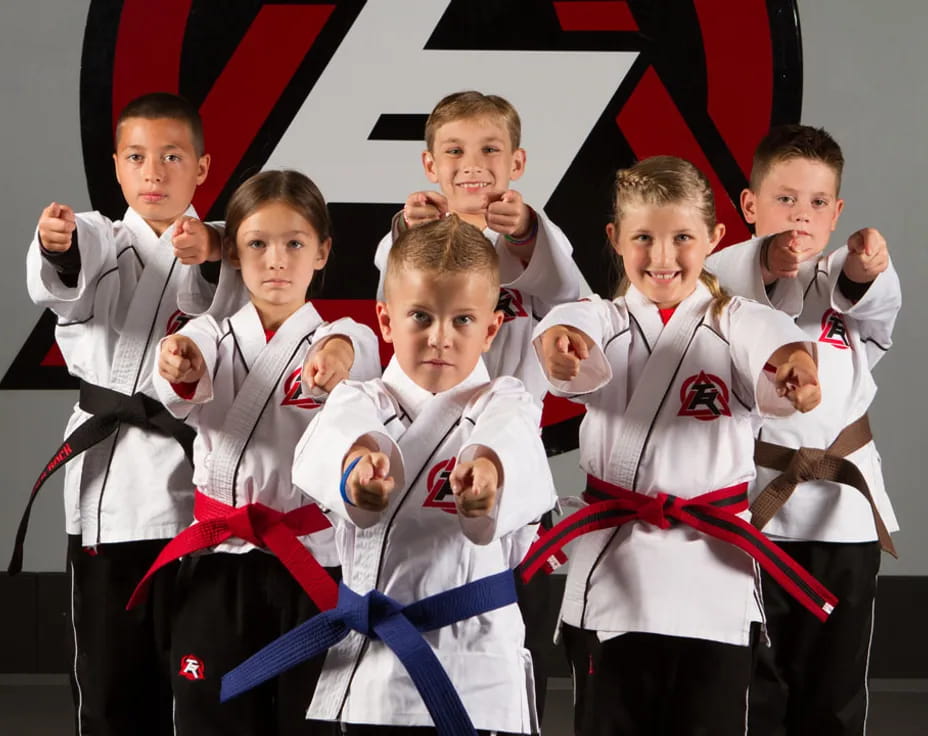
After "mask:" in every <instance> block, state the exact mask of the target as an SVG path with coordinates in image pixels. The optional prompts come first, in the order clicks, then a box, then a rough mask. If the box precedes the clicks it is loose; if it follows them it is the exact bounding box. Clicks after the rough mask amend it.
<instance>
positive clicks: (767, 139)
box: [750, 125, 844, 193]
mask: <svg viewBox="0 0 928 736" xmlns="http://www.w3.org/2000/svg"><path fill="white" fill-rule="evenodd" d="M792 158H805V159H808V160H810V161H820V162H821V163H823V164H825V165H826V166H827V167H828V168H830V169H831V170H832V171H833V172H835V179H836V188H835V193H839V192H840V191H841V175H842V173H843V172H844V155H843V154H842V153H841V146H839V145H838V143H837V141H835V139H834V138H832V137H831V135H829V134H828V133H827V132H826V131H825V129H824V128H813V127H812V126H811V125H778V126H776V127H775V128H772V129H771V130H770V132H769V133H767V135H766V136H764V139H763V140H762V141H761V142H760V143H758V144H757V148H756V149H755V151H754V161H753V163H752V165H751V184H750V186H751V190H752V191H754V192H756V191H757V190H758V188H759V187H760V185H761V182H762V181H763V180H764V177H765V176H767V174H769V173H770V169H771V168H773V166H774V164H778V163H780V162H781V161H788V160H789V159H792Z"/></svg>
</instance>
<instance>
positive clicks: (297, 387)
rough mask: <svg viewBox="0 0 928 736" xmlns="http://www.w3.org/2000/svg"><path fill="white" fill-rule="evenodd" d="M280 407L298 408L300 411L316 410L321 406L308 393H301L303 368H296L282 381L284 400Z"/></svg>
mask: <svg viewBox="0 0 928 736" xmlns="http://www.w3.org/2000/svg"><path fill="white" fill-rule="evenodd" d="M280 405H281V406H298V407H300V408H301V409H318V408H319V407H320V406H322V404H320V403H319V402H318V401H316V400H315V399H314V398H313V397H312V396H310V395H309V394H308V393H307V394H304V393H303V366H300V367H299V368H297V369H296V370H295V371H293V373H291V374H290V375H289V376H287V380H286V381H284V400H283V401H281V402H280Z"/></svg>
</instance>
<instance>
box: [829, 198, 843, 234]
mask: <svg viewBox="0 0 928 736" xmlns="http://www.w3.org/2000/svg"><path fill="white" fill-rule="evenodd" d="M843 210H844V200H843V199H839V200H838V201H837V202H835V216H834V217H833V218H832V220H831V232H834V231H835V228H836V227H837V226H838V218H839V217H841V212H842V211H843Z"/></svg>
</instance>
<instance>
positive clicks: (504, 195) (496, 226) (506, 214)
mask: <svg viewBox="0 0 928 736" xmlns="http://www.w3.org/2000/svg"><path fill="white" fill-rule="evenodd" d="M486 200H487V227H489V228H490V229H491V230H494V231H496V232H498V233H502V234H503V235H508V236H509V237H511V238H514V239H516V240H521V239H523V238H525V237H526V236H528V234H529V232H530V231H531V229H532V217H534V216H535V214H534V213H533V212H532V208H531V207H529V206H528V205H527V204H525V202H524V201H523V200H522V195H521V194H519V193H518V192H517V191H516V190H515V189H507V190H506V191H505V192H496V193H492V194H488V195H486Z"/></svg>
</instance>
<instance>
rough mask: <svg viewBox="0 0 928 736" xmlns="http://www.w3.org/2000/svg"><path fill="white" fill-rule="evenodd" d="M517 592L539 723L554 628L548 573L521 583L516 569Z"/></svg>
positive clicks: (548, 522) (546, 523)
mask: <svg viewBox="0 0 928 736" xmlns="http://www.w3.org/2000/svg"><path fill="white" fill-rule="evenodd" d="M553 518H554V517H553V515H552V513H551V512H550V511H549V512H548V513H546V514H545V515H544V516H542V517H541V527H542V528H543V529H550V528H551V527H552V526H553V524H554V522H553ZM515 578H516V593H517V594H518V596H519V600H518V603H519V611H520V612H521V613H522V622H523V623H524V624H525V648H526V649H528V651H529V653H530V654H531V655H532V675H533V677H534V680H535V712H536V713H537V714H538V723H542V717H543V716H544V713H545V696H546V695H547V692H548V656H549V654H550V652H551V650H552V649H553V648H554V646H553V644H552V640H553V638H554V630H553V629H552V626H551V620H552V617H551V613H550V608H551V605H552V603H551V576H550V575H546V574H544V573H539V574H537V575H536V576H535V577H534V578H532V579H531V580H530V581H529V582H528V583H523V582H522V579H521V578H520V577H519V575H518V573H517V574H516V576H515Z"/></svg>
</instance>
